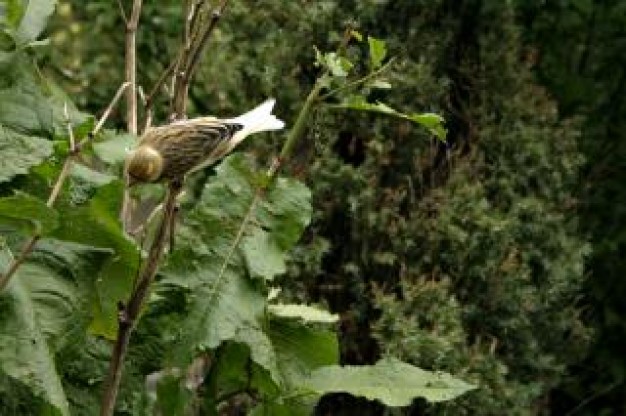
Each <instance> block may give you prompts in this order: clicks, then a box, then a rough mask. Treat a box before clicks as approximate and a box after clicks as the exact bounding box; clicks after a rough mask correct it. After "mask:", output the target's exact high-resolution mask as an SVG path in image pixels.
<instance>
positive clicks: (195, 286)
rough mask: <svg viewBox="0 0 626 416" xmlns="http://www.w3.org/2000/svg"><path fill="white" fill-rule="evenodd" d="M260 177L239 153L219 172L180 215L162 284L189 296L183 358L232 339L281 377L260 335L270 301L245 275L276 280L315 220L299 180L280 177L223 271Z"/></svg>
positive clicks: (258, 209)
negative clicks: (286, 260)
mask: <svg viewBox="0 0 626 416" xmlns="http://www.w3.org/2000/svg"><path fill="white" fill-rule="evenodd" d="M257 180H258V179H256V178H255V175H254V174H253V173H252V172H250V170H249V168H248V167H247V165H246V162H245V158H244V157H242V156H240V155H233V156H231V157H229V158H227V159H226V160H225V161H224V162H223V163H222V164H221V165H220V166H219V167H218V169H217V176H215V177H214V178H212V180H211V182H210V183H209V184H208V185H207V186H206V188H205V190H204V193H203V196H202V198H201V200H200V201H199V202H198V204H197V206H196V207H195V209H194V210H193V211H191V212H188V213H183V218H184V224H183V225H182V226H181V227H179V230H178V231H179V232H178V234H177V238H176V251H175V252H174V253H173V254H172V255H171V257H170V258H169V259H168V266H167V267H166V268H165V270H164V271H163V272H162V274H163V275H164V276H165V279H163V280H162V282H161V285H163V286H165V287H167V286H168V285H175V286H179V287H184V288H186V289H189V290H190V291H191V293H192V296H191V298H192V299H191V304H190V308H189V309H190V312H189V314H188V318H187V319H186V322H185V325H184V326H183V334H182V335H181V336H182V337H183V340H184V341H183V342H180V343H179V345H180V351H178V353H177V354H176V355H177V356H178V357H182V358H183V359H186V360H187V361H188V360H189V358H190V357H191V356H192V355H193V353H194V352H197V350H198V349H213V348H216V347H217V346H219V345H220V344H221V343H222V342H224V341H228V340H233V341H237V342H241V343H244V344H246V345H248V346H249V348H250V351H251V357H252V359H253V360H254V361H255V362H256V363H258V364H259V365H261V366H262V367H263V368H265V369H266V370H268V371H269V372H270V373H271V374H272V377H273V378H274V380H278V379H279V378H280V376H279V374H278V372H277V371H276V360H275V355H274V351H273V349H272V346H271V343H270V340H269V338H268V337H267V336H266V334H265V332H264V330H263V320H264V316H265V306H266V299H265V297H264V296H263V295H262V293H261V291H260V290H259V288H258V282H255V281H254V280H252V279H250V277H249V276H248V274H252V275H253V276H257V275H260V276H262V277H264V278H266V279H271V278H272V277H273V276H275V275H276V274H278V273H281V272H283V271H284V257H285V256H286V255H287V250H289V249H290V248H291V247H292V246H293V244H295V242H296V241H297V239H298V238H299V236H300V234H301V233H302V231H303V229H304V227H305V225H306V224H307V223H308V221H309V219H310V213H311V209H310V205H309V198H310V195H309V191H308V190H307V189H306V187H304V185H301V184H299V183H298V182H296V181H292V180H286V179H279V180H277V181H276V182H275V184H274V185H273V186H272V188H271V189H269V190H268V191H267V192H266V194H265V195H264V197H263V198H262V199H261V200H260V201H258V203H257V205H256V206H255V207H254V209H253V211H252V214H253V215H252V217H253V218H252V221H250V223H249V224H248V225H247V227H246V229H245V230H244V238H243V241H242V246H241V247H240V249H239V250H235V251H234V252H233V253H232V254H233V255H232V257H231V258H229V259H228V262H229V264H228V267H224V262H225V261H226V260H227V258H228V257H229V253H231V249H232V246H233V242H234V241H235V239H236V236H237V234H238V232H239V228H240V226H241V224H242V221H243V219H244V217H245V216H246V214H247V213H248V212H249V210H250V206H251V203H252V201H253V199H254V198H255V194H256V183H255V182H256V181H257ZM189 259H194V260H193V262H190V261H189Z"/></svg>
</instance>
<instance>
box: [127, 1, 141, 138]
mask: <svg viewBox="0 0 626 416" xmlns="http://www.w3.org/2000/svg"><path fill="white" fill-rule="evenodd" d="M141 5H142V0H133V9H132V11H131V13H130V18H128V19H127V20H126V82H129V83H130V88H129V89H128V90H127V91H126V122H127V125H128V132H129V133H130V134H134V135H136V134H137V26H138V24H139V16H140V15H141Z"/></svg>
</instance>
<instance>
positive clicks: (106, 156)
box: [93, 131, 137, 165]
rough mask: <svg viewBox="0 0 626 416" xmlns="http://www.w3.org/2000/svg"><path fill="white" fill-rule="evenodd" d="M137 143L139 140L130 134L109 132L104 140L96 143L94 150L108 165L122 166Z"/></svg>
mask: <svg viewBox="0 0 626 416" xmlns="http://www.w3.org/2000/svg"><path fill="white" fill-rule="evenodd" d="M136 143H137V138H136V137H134V136H132V135H130V134H113V133H112V132H111V131H107V132H105V137H104V139H103V140H101V141H98V142H96V143H94V145H93V150H94V152H95V154H96V155H97V156H98V157H99V158H100V159H101V160H102V161H104V162H106V163H107V164H109V165H116V164H120V165H121V164H122V163H124V159H126V155H127V154H128V151H129V149H132V148H133V147H134V146H135V144H136Z"/></svg>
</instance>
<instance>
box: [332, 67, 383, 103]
mask: <svg viewBox="0 0 626 416" xmlns="http://www.w3.org/2000/svg"><path fill="white" fill-rule="evenodd" d="M394 61H395V58H391V59H389V61H388V62H387V63H386V64H385V65H383V66H381V67H380V68H378V69H377V70H376V71H373V72H370V73H369V74H367V75H366V76H364V77H363V78H359V79H357V80H355V81H352V82H348V83H347V84H344V85H342V86H341V87H338V88H335V89H334V90H332V91H329V92H327V93H326V94H324V95H322V96H321V97H320V99H321V100H325V99H326V98H328V97H330V96H333V95H335V94H337V93H338V92H340V91H345V90H347V89H350V88H354V87H356V86H358V85H361V84H364V83H366V82H367V81H369V80H371V79H374V78H376V77H377V76H379V75H380V74H382V73H383V72H385V71H386V70H387V69H389V67H390V66H391V64H392V63H393V62H394Z"/></svg>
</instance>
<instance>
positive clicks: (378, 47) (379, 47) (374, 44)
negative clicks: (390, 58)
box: [367, 36, 387, 69]
mask: <svg viewBox="0 0 626 416" xmlns="http://www.w3.org/2000/svg"><path fill="white" fill-rule="evenodd" d="M367 43H368V45H369V48H370V64H371V66H372V69H377V68H380V66H381V65H382V63H383V60H384V59H385V57H386V56H387V45H386V43H385V41H383V40H380V39H376V38H374V37H371V36H368V37H367Z"/></svg>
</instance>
